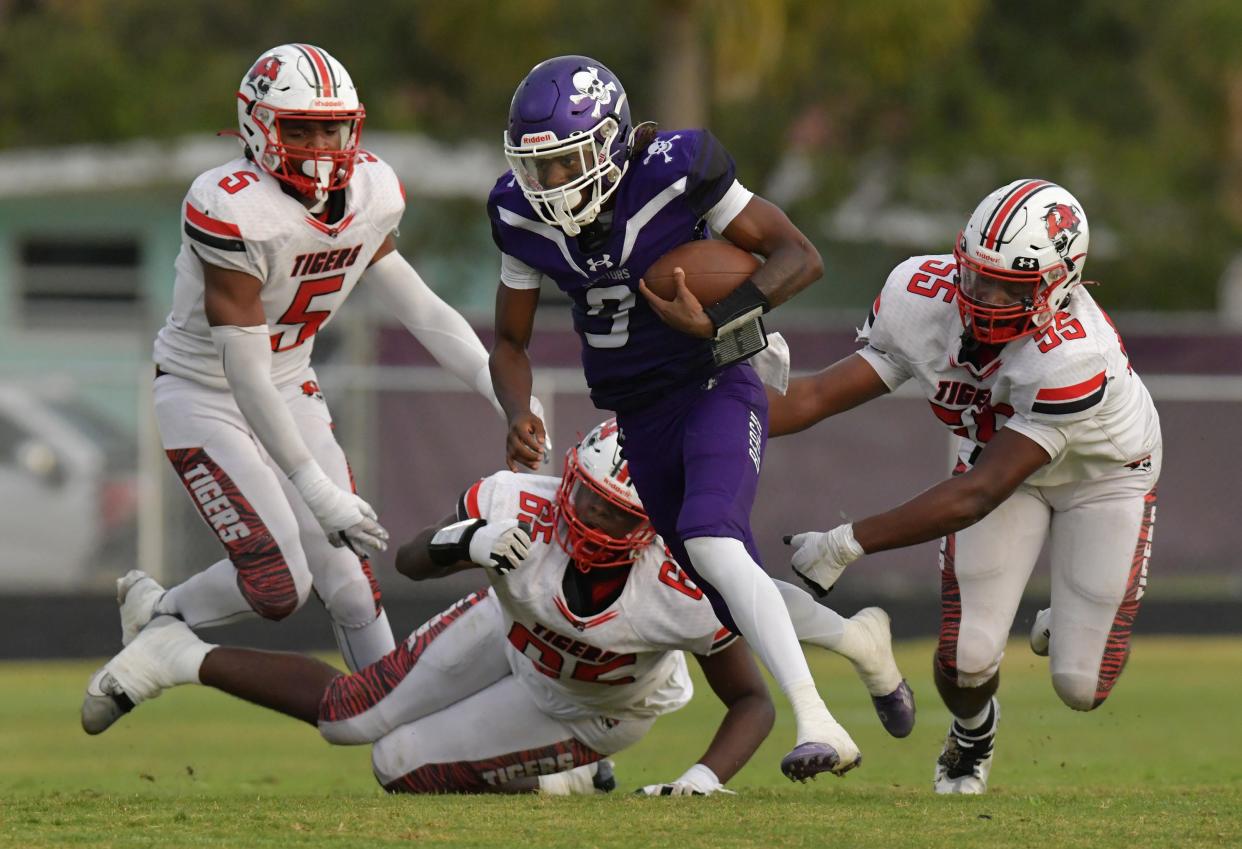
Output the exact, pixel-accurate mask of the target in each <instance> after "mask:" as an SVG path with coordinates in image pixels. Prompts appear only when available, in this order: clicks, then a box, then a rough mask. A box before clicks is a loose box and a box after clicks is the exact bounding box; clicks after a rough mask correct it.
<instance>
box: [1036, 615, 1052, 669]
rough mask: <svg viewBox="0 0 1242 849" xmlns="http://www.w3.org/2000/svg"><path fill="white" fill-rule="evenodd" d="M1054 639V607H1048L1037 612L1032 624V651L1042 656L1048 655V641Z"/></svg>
mask: <svg viewBox="0 0 1242 849" xmlns="http://www.w3.org/2000/svg"><path fill="white" fill-rule="evenodd" d="M1051 639H1052V608H1051V607H1046V608H1044V609H1043V610H1041V611H1039V612H1038V613H1036V614H1035V624H1034V625H1032V626H1031V651H1033V652H1035V654H1037V655H1039V656H1040V657H1047V656H1048V643H1049V641H1050V640H1051Z"/></svg>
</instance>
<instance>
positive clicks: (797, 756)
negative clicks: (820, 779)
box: [781, 743, 862, 781]
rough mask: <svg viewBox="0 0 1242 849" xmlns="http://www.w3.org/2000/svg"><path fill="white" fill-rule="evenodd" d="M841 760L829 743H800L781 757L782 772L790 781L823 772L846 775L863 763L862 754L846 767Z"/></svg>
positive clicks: (804, 779) (805, 778)
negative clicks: (841, 764)
mask: <svg viewBox="0 0 1242 849" xmlns="http://www.w3.org/2000/svg"><path fill="white" fill-rule="evenodd" d="M840 761H841V759H840V757H838V755H837V750H836V749H834V748H832V746H829V745H828V744H827V743H799V744H798V745H797V746H795V747H794V750H793V751H792V752H790V753H789V754H787V755H785V757H783V758H781V772H783V773H785V777H786V778H788V779H789V780H790V781H806V780H807V779H808V778H814V777H815V776H817V775H819V774H820V773H821V772H832V773H836V774H837V775H844V774H845V773H847V772H849V771H850V770H851V769H853V768H854V767H856V766H858V765H859V764H860V763H862V755H859V756H858V757H857V758H855V759H854V761H853V763H850V764H847V765H846V766H844V767H841V766H839V764H840Z"/></svg>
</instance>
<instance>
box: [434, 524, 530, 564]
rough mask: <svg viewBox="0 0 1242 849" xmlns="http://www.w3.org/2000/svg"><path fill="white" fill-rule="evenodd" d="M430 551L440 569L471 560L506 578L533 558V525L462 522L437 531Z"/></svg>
mask: <svg viewBox="0 0 1242 849" xmlns="http://www.w3.org/2000/svg"><path fill="white" fill-rule="evenodd" d="M427 550H428V553H429V554H430V555H431V560H432V562H433V563H436V564H437V565H440V566H451V565H453V564H454V563H460V562H462V561H464V560H469V561H471V562H472V563H477V564H478V565H480V566H482V567H484V568H486V569H494V570H496V571H497V572H499V573H501V574H504V573H505V572H510V571H512V570H514V569H516V568H517V567H518V566H520V565H521V564H522V561H523V560H525V559H526V556H527V555H528V554H530V525H528V524H526V523H525V522H519V521H518V520H517V519H497V520H496V521H494V522H489V521H487V520H485V519H463V520H462V521H460V522H453V523H452V524H451V525H445V526H444V527H442V528H440V530H438V531H436V532H435V534H434V535H433V536H432V537H431V541H430V542H429V543H428V546H427Z"/></svg>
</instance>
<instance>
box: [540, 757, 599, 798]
mask: <svg viewBox="0 0 1242 849" xmlns="http://www.w3.org/2000/svg"><path fill="white" fill-rule="evenodd" d="M595 769H596V767H595V764H586V765H584V766H578V767H574V768H573V769H569V770H566V771H564V772H554V773H552V774H551V775H541V776H539V792H540V793H546V794H547V795H549V796H572V795H575V794H577V795H588V794H592V793H594V792H595Z"/></svg>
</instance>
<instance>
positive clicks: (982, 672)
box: [957, 627, 1005, 687]
mask: <svg viewBox="0 0 1242 849" xmlns="http://www.w3.org/2000/svg"><path fill="white" fill-rule="evenodd" d="M1004 655H1005V645H1004V643H999V644H998V643H997V642H996V641H995V640H994V639H993V638H992V637H991V635H989V634H988V633H987V632H986V631H983V630H980V629H979V628H970V627H965V628H962V630H961V632H960V633H959V634H958V638H957V685H958V686H959V687H979V686H982V685H983V684H986V683H987V682H988V681H990V680H992V677H993V676H994V675H996V670H997V669H999V668H1000V662H1001V658H1002V657H1004Z"/></svg>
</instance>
